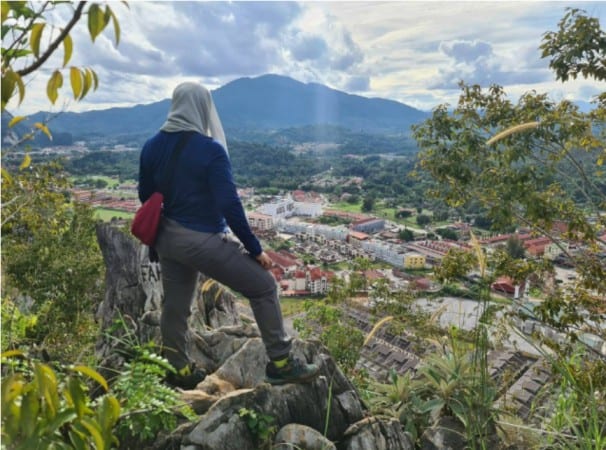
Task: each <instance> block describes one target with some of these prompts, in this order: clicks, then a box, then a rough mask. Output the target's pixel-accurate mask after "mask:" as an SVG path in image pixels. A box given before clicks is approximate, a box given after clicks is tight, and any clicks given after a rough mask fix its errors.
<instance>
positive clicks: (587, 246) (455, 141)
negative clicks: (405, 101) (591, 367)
mask: <svg viewBox="0 0 606 450" xmlns="http://www.w3.org/2000/svg"><path fill="white" fill-rule="evenodd" d="M570 14H573V16H572V17H576V21H573V20H572V19H571V18H570V17H571V16H570ZM578 14H579V13H569V14H568V15H567V17H566V18H565V19H563V22H564V25H566V24H568V25H570V24H575V23H577V22H578V20H581V19H580V16H578ZM574 31H575V30H574V29H568V30H564V31H562V30H560V34H562V33H564V34H565V33H568V32H571V33H574ZM596 33H597V34H598V35H599V36H598V37H597V38H596V39H602V38H603V32H601V31H600V32H597V31H596ZM557 36H558V35H556V37H557ZM556 37H554V35H552V34H548V37H547V38H546V41H545V43H544V44H543V49H544V51H545V52H547V53H546V54H549V55H554V56H553V57H554V60H557V59H558V58H559V56H561V54H562V53H561V52H562V51H568V50H567V49H562V48H560V47H557V46H555V45H556V44H557V43H558V42H560V41H559V40H558V39H557V38H556ZM569 39H571V38H570V37H569ZM576 39H577V41H575V42H577V44H578V45H582V44H583V42H585V39H586V37H585V36H584V35H577V36H576ZM552 44H553V45H554V47H550V45H552ZM548 50H549V51H548ZM598 50H599V51H600V53H599V54H598V55H597V56H594V57H592V58H590V60H591V61H594V60H595V59H596V58H597V60H598V61H604V57H605V55H606V47H604V46H602V47H601V48H600V49H598ZM565 60H566V61H569V60H567V59H565ZM591 61H590V62H591ZM558 64H561V63H558ZM557 67H558V71H559V73H558V76H559V77H560V78H562V79H565V78H564V77H563V75H562V73H563V72H562V71H564V70H565V69H566V68H564V67H562V66H561V65H558V66H557ZM576 67H577V64H576V63H575V62H574V61H572V62H570V61H569V67H568V70H569V72H570V73H571V74H572V73H576V72H575V71H576V70H577V69H576ZM600 67H601V66H600V65H599V63H595V64H594V63H591V64H588V65H587V66H585V69H586V70H584V71H581V74H582V75H583V76H589V75H592V76H593V77H595V78H596V79H598V80H604V73H603V72H602V71H601V69H600ZM414 134H415V138H416V139H417V141H418V143H419V146H420V147H421V149H422V151H421V154H420V166H421V167H422V168H423V169H424V170H425V171H427V172H428V173H430V174H431V176H432V177H433V178H434V180H435V181H437V183H436V184H435V187H434V189H433V191H432V194H433V195H435V196H437V197H439V198H442V199H444V200H445V201H446V202H447V203H448V204H449V205H450V206H454V207H459V206H464V205H466V204H468V203H470V202H474V201H479V202H480V203H481V204H482V205H483V206H484V207H486V208H487V211H488V214H487V216H488V217H489V219H490V220H491V221H492V224H493V228H496V229H504V228H508V227H511V226H515V227H523V228H528V229H530V230H532V232H533V233H536V234H537V235H543V236H547V237H549V238H550V239H551V242H553V244H554V245H557V246H558V247H559V250H560V251H561V253H562V254H563V255H564V258H567V259H568V260H569V261H571V262H572V263H573V264H574V266H575V267H576V270H577V272H578V274H579V277H578V279H577V282H576V283H575V285H574V286H573V287H571V288H568V287H561V286H559V285H557V284H555V285H554V286H553V287H552V288H551V289H550V290H549V292H548V295H547V299H546V301H545V302H543V304H542V305H541V307H540V308H538V310H537V311H538V313H539V315H540V317H541V319H542V320H543V321H544V322H546V323H549V324H551V325H554V326H558V327H560V328H561V329H564V330H567V331H569V332H570V333H571V334H572V335H573V337H576V335H577V332H578V333H582V332H593V333H595V334H598V335H601V336H603V337H605V335H606V332H605V331H604V329H603V328H602V327H600V326H599V325H598V326H592V325H595V324H596V322H600V321H601V320H604V319H605V314H604V298H605V295H606V264H605V262H604V246H606V242H604V233H605V232H606V217H605V216H604V214H603V212H604V211H605V210H606V183H605V182H604V180H605V179H606V178H605V177H604V161H605V159H606V107H605V106H604V104H603V103H598V104H597V105H596V107H595V109H594V110H592V111H591V112H589V113H583V112H581V111H580V110H579V108H578V107H577V106H575V105H574V104H573V103H571V102H569V101H566V100H564V101H560V102H554V101H552V100H550V99H549V97H548V96H547V94H540V93H536V92H528V93H526V94H524V95H522V96H521V98H520V99H519V100H518V101H517V102H512V101H511V100H509V98H508V97H507V95H506V93H505V91H504V90H503V88H502V87H500V86H496V85H493V86H490V87H489V88H487V89H482V88H481V87H480V86H477V85H473V86H469V85H465V84H461V95H460V97H459V101H458V104H457V106H456V108H454V110H453V111H452V112H449V110H448V107H447V105H440V106H439V107H437V108H436V109H435V110H434V112H433V115H432V117H431V118H430V119H429V120H427V121H426V122H424V123H423V124H421V125H419V126H417V127H416V128H415V131H414ZM562 226H563V227H564V229H563V230H562ZM561 231H563V232H561ZM560 232H561V233H560ZM568 243H572V244H573V246H574V247H576V249H573V248H571V247H572V246H571V247H569V246H568ZM588 319H590V320H588Z"/></svg>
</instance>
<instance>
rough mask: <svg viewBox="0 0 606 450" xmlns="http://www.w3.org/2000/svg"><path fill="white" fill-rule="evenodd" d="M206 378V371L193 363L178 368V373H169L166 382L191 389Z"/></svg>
mask: <svg viewBox="0 0 606 450" xmlns="http://www.w3.org/2000/svg"><path fill="white" fill-rule="evenodd" d="M204 378H206V372H205V371H204V370H203V369H201V368H199V367H196V365H195V364H193V363H192V364H189V365H187V366H185V367H183V368H182V369H181V370H177V372H176V373H169V374H167V375H166V383H167V384H168V385H170V386H172V387H176V388H181V389H183V390H186V391H190V390H192V389H195V388H196V386H198V384H199V383H201V382H202V381H203V380H204Z"/></svg>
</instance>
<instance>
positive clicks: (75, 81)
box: [69, 67, 82, 100]
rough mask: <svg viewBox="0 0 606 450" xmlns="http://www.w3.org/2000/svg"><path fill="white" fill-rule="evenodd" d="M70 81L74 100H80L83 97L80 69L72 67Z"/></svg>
mask: <svg viewBox="0 0 606 450" xmlns="http://www.w3.org/2000/svg"><path fill="white" fill-rule="evenodd" d="M69 80H70V82H71V84H72V91H73V93H74V99H76V100H78V99H79V98H80V95H82V72H80V69H78V68H76V67H71V68H70V69H69Z"/></svg>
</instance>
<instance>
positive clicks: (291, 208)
mask: <svg viewBox="0 0 606 450" xmlns="http://www.w3.org/2000/svg"><path fill="white" fill-rule="evenodd" d="M258 211H259V212H260V213H262V214H267V215H269V216H271V217H272V218H273V219H274V220H277V219H286V218H288V217H292V216H307V217H318V216H321V215H322V205H321V204H320V203H308V202H295V201H294V200H293V199H292V197H291V196H290V195H287V196H286V197H284V198H283V199H280V200H278V201H275V202H270V203H265V204H263V205H261V206H260V207H259V208H258Z"/></svg>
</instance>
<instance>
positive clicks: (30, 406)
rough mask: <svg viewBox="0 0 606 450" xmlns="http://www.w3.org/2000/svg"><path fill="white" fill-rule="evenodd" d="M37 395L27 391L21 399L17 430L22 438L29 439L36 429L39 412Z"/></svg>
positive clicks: (34, 392)
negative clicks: (19, 430) (21, 434)
mask: <svg viewBox="0 0 606 450" xmlns="http://www.w3.org/2000/svg"><path fill="white" fill-rule="evenodd" d="M37 394H38V393H37V392H36V391H33V390H32V391H29V392H27V393H26V394H25V395H23V396H22V397H21V420H20V423H19V428H20V429H21V433H23V436H24V437H26V438H28V437H30V436H31V435H32V434H33V433H34V430H35V428H36V421H37V420H38V412H39V411H40V402H39V401H38V395H37Z"/></svg>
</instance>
